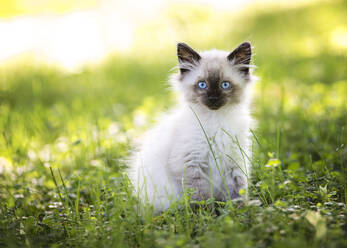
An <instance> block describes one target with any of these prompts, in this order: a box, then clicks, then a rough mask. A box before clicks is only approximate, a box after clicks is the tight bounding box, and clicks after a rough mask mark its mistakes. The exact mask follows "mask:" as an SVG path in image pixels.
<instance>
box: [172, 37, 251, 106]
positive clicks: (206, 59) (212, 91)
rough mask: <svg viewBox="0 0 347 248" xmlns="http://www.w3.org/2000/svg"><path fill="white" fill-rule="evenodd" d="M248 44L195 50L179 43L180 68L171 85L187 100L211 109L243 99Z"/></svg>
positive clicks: (249, 52)
mask: <svg viewBox="0 0 347 248" xmlns="http://www.w3.org/2000/svg"><path fill="white" fill-rule="evenodd" d="M251 54H252V52H251V44H250V43H249V42H244V43H242V44H241V45H240V46H238V47H237V48H236V49H235V50H234V51H233V52H231V53H230V52H225V51H219V50H210V51H205V52H200V53H197V52H196V51H194V50H193V49H192V48H191V47H189V46H188V45H186V44H184V43H178V45H177V56H178V61H179V66H178V68H179V72H178V74H176V75H175V77H174V80H173V81H174V82H173V83H174V86H175V88H177V89H178V90H179V91H181V92H182V93H183V95H184V98H185V99H186V100H187V101H188V102H190V103H196V104H202V105H204V106H206V107H208V108H209V109H211V110H217V109H220V108H221V107H223V106H230V105H233V104H238V103H240V102H242V100H243V99H244V98H245V93H246V88H247V86H248V84H250V81H251V72H250V67H251V66H250V61H251Z"/></svg>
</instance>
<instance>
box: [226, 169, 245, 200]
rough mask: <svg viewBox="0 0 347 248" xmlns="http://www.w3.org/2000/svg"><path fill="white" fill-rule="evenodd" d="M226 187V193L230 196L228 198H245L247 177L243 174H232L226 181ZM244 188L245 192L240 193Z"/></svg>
mask: <svg viewBox="0 0 347 248" xmlns="http://www.w3.org/2000/svg"><path fill="white" fill-rule="evenodd" d="M227 187H228V191H229V192H228V193H229V196H230V199H231V200H233V199H236V198H240V197H243V198H247V187H248V183H247V177H246V176H244V175H235V176H232V177H231V178H230V179H229V180H228V181H227ZM241 189H244V190H245V191H246V192H245V194H244V195H243V196H241V195H240V190H241Z"/></svg>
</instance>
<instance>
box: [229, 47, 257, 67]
mask: <svg viewBox="0 0 347 248" xmlns="http://www.w3.org/2000/svg"><path fill="white" fill-rule="evenodd" d="M251 56H252V48H251V43H250V42H248V41H247V42H243V43H242V44H241V45H239V46H238V47H237V48H236V49H235V50H234V51H232V52H231V53H230V54H229V55H228V60H229V61H232V62H233V64H234V65H240V71H241V72H244V73H245V74H248V73H249V67H247V65H249V63H250V62H251ZM242 65H246V66H245V67H242Z"/></svg>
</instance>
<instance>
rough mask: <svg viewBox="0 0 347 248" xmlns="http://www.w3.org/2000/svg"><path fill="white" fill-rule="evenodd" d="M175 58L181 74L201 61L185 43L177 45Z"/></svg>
mask: <svg viewBox="0 0 347 248" xmlns="http://www.w3.org/2000/svg"><path fill="white" fill-rule="evenodd" d="M177 57H178V62H179V63H180V66H179V68H180V71H181V73H184V72H186V71H190V70H191V69H193V67H194V65H195V64H196V63H197V62H199V60H200V59H201V57H200V55H199V54H198V53H197V52H195V51H194V50H193V49H192V48H191V47H190V46H188V45H187V44H185V43H178V44H177Z"/></svg>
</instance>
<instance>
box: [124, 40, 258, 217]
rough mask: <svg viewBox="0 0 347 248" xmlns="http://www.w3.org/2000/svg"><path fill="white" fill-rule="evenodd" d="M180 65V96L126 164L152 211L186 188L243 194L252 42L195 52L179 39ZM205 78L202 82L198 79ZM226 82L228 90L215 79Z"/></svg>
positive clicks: (202, 195) (199, 195) (204, 195)
mask: <svg viewBox="0 0 347 248" xmlns="http://www.w3.org/2000/svg"><path fill="white" fill-rule="evenodd" d="M177 52H178V59H179V66H178V68H179V71H178V72H177V73H175V74H174V75H172V77H171V80H170V81H171V84H172V86H173V88H174V89H175V90H176V91H178V93H179V94H180V96H181V98H180V101H179V104H178V105H177V106H176V107H174V108H173V109H172V110H171V111H170V112H169V113H167V114H166V115H165V116H164V118H162V119H161V120H160V121H159V123H158V124H157V125H156V126H155V127H154V128H153V129H151V130H149V131H148V132H147V133H146V134H145V136H144V138H143V141H142V142H141V145H140V146H139V147H138V152H136V153H135V155H134V158H133V160H132V164H131V172H130V179H131V181H132V183H133V186H134V190H135V192H136V194H137V195H138V196H139V198H140V199H141V201H142V202H143V203H144V204H145V203H149V204H152V205H153V207H154V209H155V210H156V212H160V211H162V210H165V209H167V208H168V207H169V206H170V204H171V203H172V202H173V201H175V200H178V199H180V198H181V197H182V195H183V193H184V192H185V190H186V189H189V190H191V191H192V192H193V193H192V194H193V195H192V198H193V199H195V200H202V199H208V198H211V197H214V198H215V199H216V200H228V199H235V198H238V197H241V196H240V194H239V192H240V189H245V192H246V193H245V195H244V197H247V186H248V175H249V172H250V158H251V153H250V133H249V129H250V128H251V124H252V118H251V115H250V111H249V103H250V88H251V85H252V75H251V72H250V70H249V68H250V67H251V66H250V65H249V62H250V58H251V47H250V44H249V43H248V42H245V43H243V44H241V45H240V46H239V47H238V48H236V49H235V50H234V51H233V52H232V53H229V52H225V51H219V50H210V51H204V52H200V53H197V52H195V51H194V50H193V49H192V48H190V47H189V46H187V45H186V44H183V43H179V44H178V51H177ZM201 81H204V82H206V84H207V88H206V89H201V88H199V87H198V86H197V85H198V83H199V82H201ZM224 81H227V82H230V83H231V87H230V89H227V90H224V89H222V88H220V87H219V86H220V83H222V82H224Z"/></svg>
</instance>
